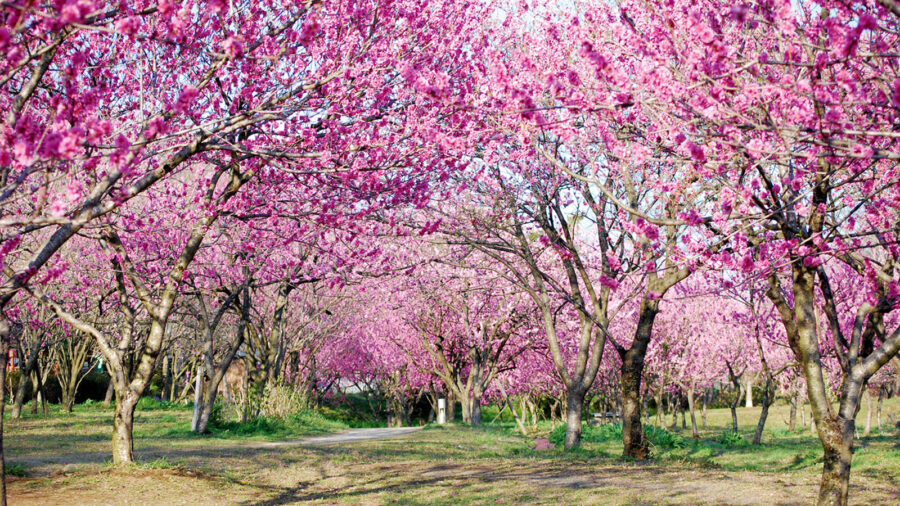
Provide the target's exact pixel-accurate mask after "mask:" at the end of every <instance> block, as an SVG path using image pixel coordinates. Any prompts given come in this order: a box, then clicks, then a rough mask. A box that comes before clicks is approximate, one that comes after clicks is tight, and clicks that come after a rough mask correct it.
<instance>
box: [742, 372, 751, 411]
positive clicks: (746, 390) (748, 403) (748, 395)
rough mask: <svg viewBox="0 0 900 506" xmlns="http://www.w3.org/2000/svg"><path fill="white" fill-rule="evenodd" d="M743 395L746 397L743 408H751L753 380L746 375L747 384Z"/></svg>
mask: <svg viewBox="0 0 900 506" xmlns="http://www.w3.org/2000/svg"><path fill="white" fill-rule="evenodd" d="M744 394H746V395H747V400H746V402H744V407H745V408H752V407H753V378H752V377H751V376H750V375H749V374H748V375H747V384H746V386H745V387H744Z"/></svg>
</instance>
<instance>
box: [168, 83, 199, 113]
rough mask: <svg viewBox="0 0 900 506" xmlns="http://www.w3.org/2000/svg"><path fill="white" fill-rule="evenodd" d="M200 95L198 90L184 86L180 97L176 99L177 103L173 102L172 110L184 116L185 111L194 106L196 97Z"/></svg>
mask: <svg viewBox="0 0 900 506" xmlns="http://www.w3.org/2000/svg"><path fill="white" fill-rule="evenodd" d="M199 93H200V90H198V89H197V88H194V87H193V86H186V87H185V88H184V89H183V90H181V95H180V96H179V97H178V101H176V102H175V107H174V110H175V112H177V113H181V114H184V113H185V112H187V110H188V109H189V108H190V107H191V106H193V105H194V102H196V100H197V95H198V94H199Z"/></svg>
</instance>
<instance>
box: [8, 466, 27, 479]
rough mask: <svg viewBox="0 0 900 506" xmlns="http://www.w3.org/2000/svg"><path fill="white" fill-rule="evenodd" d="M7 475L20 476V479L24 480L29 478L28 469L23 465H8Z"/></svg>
mask: <svg viewBox="0 0 900 506" xmlns="http://www.w3.org/2000/svg"><path fill="white" fill-rule="evenodd" d="M6 474H7V475H9V476H18V477H20V478H24V477H26V476H28V469H26V468H25V466H23V465H22V464H7V465H6Z"/></svg>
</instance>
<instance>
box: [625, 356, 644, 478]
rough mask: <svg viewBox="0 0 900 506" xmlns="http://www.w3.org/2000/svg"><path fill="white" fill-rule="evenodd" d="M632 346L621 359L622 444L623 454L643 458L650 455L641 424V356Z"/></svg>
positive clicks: (642, 364) (633, 457)
mask: <svg viewBox="0 0 900 506" xmlns="http://www.w3.org/2000/svg"><path fill="white" fill-rule="evenodd" d="M636 355H637V354H636V353H634V348H632V350H629V351H628V352H627V353H626V354H625V360H623V361H622V379H621V383H622V445H623V447H624V448H623V455H625V456H626V457H628V458H632V459H638V460H644V459H646V458H647V457H649V456H650V445H649V444H648V442H647V439H646V438H645V437H644V426H643V425H641V373H642V371H643V366H644V363H643V356H640V357H637V356H636Z"/></svg>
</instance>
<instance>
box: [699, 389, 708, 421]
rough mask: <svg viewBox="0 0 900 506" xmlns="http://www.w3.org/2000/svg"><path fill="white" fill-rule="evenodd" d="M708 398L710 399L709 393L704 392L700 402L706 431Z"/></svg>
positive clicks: (701, 415)
mask: <svg viewBox="0 0 900 506" xmlns="http://www.w3.org/2000/svg"><path fill="white" fill-rule="evenodd" d="M708 397H709V391H708V390H704V391H703V396H702V397H700V399H701V401H700V402H701V403H702V405H701V408H700V417H701V418H702V419H703V430H706V402H707V398H708Z"/></svg>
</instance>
